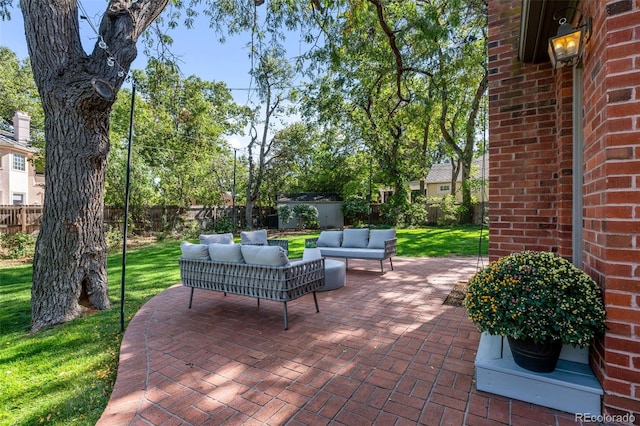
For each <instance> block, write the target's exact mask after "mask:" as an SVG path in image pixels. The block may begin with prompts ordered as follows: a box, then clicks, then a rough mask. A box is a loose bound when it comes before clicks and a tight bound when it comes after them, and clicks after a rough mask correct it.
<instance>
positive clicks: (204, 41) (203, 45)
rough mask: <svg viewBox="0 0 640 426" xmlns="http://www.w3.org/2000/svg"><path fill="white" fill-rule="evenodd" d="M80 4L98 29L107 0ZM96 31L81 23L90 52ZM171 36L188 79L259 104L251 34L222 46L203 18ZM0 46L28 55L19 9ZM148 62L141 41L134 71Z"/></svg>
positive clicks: (3, 24) (4, 24)
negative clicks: (252, 73)
mask: <svg viewBox="0 0 640 426" xmlns="http://www.w3.org/2000/svg"><path fill="white" fill-rule="evenodd" d="M81 4H82V6H83V7H84V10H85V11H86V12H87V16H88V17H89V20H91V22H92V23H93V28H98V27H99V25H100V17H101V16H102V13H103V12H104V9H105V6H106V1H105V0H82V1H81ZM259 14H260V8H258V15H259ZM93 28H92V26H91V25H89V23H88V20H84V19H81V20H80V35H81V39H82V43H83V46H84V48H85V51H86V52H88V53H89V52H91V51H92V50H93V47H94V45H95V43H96V41H97V35H96V33H95V31H94V29H93ZM170 35H171V36H172V38H173V45H172V47H171V51H172V53H173V54H174V55H175V56H177V57H179V59H180V61H181V62H180V63H179V64H178V65H179V67H180V69H181V71H182V73H183V74H184V76H185V77H188V76H190V75H196V76H198V77H200V78H201V79H203V80H207V81H223V82H225V83H226V84H227V87H228V88H230V89H233V90H232V91H231V93H232V95H233V97H234V99H235V101H236V102H237V103H239V104H241V105H250V106H251V104H257V103H259V99H258V95H257V94H256V93H254V92H250V91H249V90H247V89H248V88H249V87H255V84H252V81H251V77H250V75H249V71H250V70H251V58H250V56H249V48H248V47H247V44H248V43H250V41H251V34H250V33H247V34H242V35H239V36H234V37H227V40H226V41H225V43H223V44H222V43H220V42H219V41H218V39H219V35H218V34H216V33H215V32H214V30H212V29H210V28H209V23H208V17H206V16H204V15H201V16H200V17H198V18H197V19H196V23H195V24H194V27H193V28H192V29H187V28H186V27H180V28H178V29H176V30H172V32H171V34H170ZM287 43H288V45H287V49H288V51H289V52H290V53H291V55H292V56H293V55H298V54H300V43H299V41H298V40H296V39H295V37H290V38H289V39H288V42H287ZM0 46H5V47H8V48H9V49H11V50H12V51H14V52H15V53H16V54H17V55H18V58H20V59H25V58H26V57H27V56H28V50H27V43H26V38H25V35H24V24H23V21H22V13H21V12H20V9H19V8H17V7H14V8H13V9H11V20H9V21H2V20H0ZM146 63H147V59H146V57H145V56H144V53H143V52H142V47H141V45H140V41H139V42H138V57H137V58H136V59H135V61H134V62H133V64H132V65H131V69H144V68H145V66H146ZM229 142H230V144H231V145H232V146H234V147H236V148H239V147H241V146H244V145H246V144H247V142H248V138H246V137H241V136H234V137H232V138H231V139H230V141H229Z"/></svg>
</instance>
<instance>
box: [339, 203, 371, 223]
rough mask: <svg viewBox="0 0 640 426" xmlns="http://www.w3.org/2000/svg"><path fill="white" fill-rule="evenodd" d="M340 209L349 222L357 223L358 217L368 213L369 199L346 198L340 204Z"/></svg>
mask: <svg viewBox="0 0 640 426" xmlns="http://www.w3.org/2000/svg"><path fill="white" fill-rule="evenodd" d="M340 210H342V214H343V216H344V218H345V219H347V221H348V222H349V223H351V224H357V222H358V220H359V217H360V216H363V215H368V214H369V201H367V200H365V199H364V198H358V197H353V198H348V199H346V200H344V201H343V202H342V203H341V204H340Z"/></svg>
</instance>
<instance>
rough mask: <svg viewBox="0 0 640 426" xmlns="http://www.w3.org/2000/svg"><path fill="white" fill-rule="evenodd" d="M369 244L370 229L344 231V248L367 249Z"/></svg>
mask: <svg viewBox="0 0 640 426" xmlns="http://www.w3.org/2000/svg"><path fill="white" fill-rule="evenodd" d="M368 243H369V228H362V229H345V230H344V231H342V247H354V248H367V244H368Z"/></svg>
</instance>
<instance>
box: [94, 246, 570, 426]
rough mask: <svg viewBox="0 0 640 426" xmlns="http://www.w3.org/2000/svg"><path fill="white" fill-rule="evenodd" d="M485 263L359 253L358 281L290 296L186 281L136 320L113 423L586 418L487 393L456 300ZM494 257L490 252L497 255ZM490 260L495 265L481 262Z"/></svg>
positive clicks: (109, 419)
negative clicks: (229, 291)
mask: <svg viewBox="0 0 640 426" xmlns="http://www.w3.org/2000/svg"><path fill="white" fill-rule="evenodd" d="M478 264H479V262H478V259H476V258H463V257H451V258H420V259H415V258H396V259H394V267H395V271H389V272H387V273H386V274H384V275H380V273H379V271H378V270H377V269H376V266H377V262H366V261H350V262H349V271H348V272H347V284H346V286H345V287H344V288H340V289H337V290H333V291H329V292H320V293H318V303H319V306H320V313H316V312H315V307H314V304H313V298H312V297H311V295H307V296H304V297H302V298H300V299H297V300H294V301H292V302H290V303H289V304H288V310H289V330H288V331H284V330H283V327H282V305H281V304H280V303H276V302H270V301H261V306H259V307H258V306H257V304H256V301H255V299H251V298H247V297H242V296H235V295H229V296H226V297H225V296H223V295H222V294H221V293H215V292H210V291H205V290H196V291H195V294H194V301H193V308H192V309H188V302H189V289H187V288H184V287H181V286H174V287H171V288H169V289H168V290H166V291H164V292H162V293H161V294H159V295H157V296H155V297H154V298H153V299H152V300H150V301H149V302H148V303H147V304H146V305H144V306H143V307H142V309H141V310H140V311H139V312H138V313H137V315H136V316H135V318H134V319H133V320H132V321H131V323H130V325H129V327H128V329H127V331H126V334H125V336H124V339H123V342H122V349H121V355H120V366H119V370H118V378H117V381H116V384H115V387H114V391H113V394H112V396H111V400H110V401H109V404H108V406H107V408H106V410H105V412H104V413H103V415H102V418H101V419H100V422H99V423H98V424H100V425H118V424H154V425H159V424H163V425H167V424H176V425H177V424H189V425H201V424H206V425H211V424H247V423H250V424H272V425H280V424H291V425H294V424H305V425H318V424H345V425H369V424H395V425H398V424H427V425H437V424H446V425H461V424H470V425H472V424H500V423H502V424H519V425H522V424H546V425H549V424H552V425H553V424H563V423H564V424H574V422H573V418H574V416H573V415H572V414H567V413H562V412H559V411H555V410H551V409H547V408H544V407H540V406H536V405H533V404H528V403H524V402H520V401H515V400H510V399H508V398H504V397H500V396H496V395H492V394H488V393H484V392H479V391H477V390H476V389H475V386H474V381H473V373H474V364H473V362H474V358H475V352H476V348H477V345H478V341H479V339H480V334H479V333H478V331H477V330H476V328H475V326H474V325H473V324H472V323H471V322H470V321H469V320H468V319H467V316H466V311H465V309H464V308H460V307H452V306H446V305H443V301H444V299H445V298H446V297H447V295H448V294H449V292H450V291H451V289H452V288H453V287H454V285H455V284H456V283H457V282H459V281H462V280H467V279H468V278H470V277H471V275H473V273H474V272H475V271H476V268H477V266H478ZM484 264H485V265H486V260H485V261H484ZM480 266H482V265H480Z"/></svg>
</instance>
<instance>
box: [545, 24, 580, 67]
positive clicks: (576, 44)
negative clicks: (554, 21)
mask: <svg viewBox="0 0 640 426" xmlns="http://www.w3.org/2000/svg"><path fill="white" fill-rule="evenodd" d="M583 33H584V29H583V28H579V29H577V30H575V31H573V32H570V33H568V34H562V35H558V36H556V37H552V38H550V39H549V58H551V64H552V65H553V67H554V68H556V66H557V65H558V63H563V62H571V61H572V60H573V59H574V58H576V57H578V56H579V55H580V53H581V50H582V45H581V44H582V38H583Z"/></svg>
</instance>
